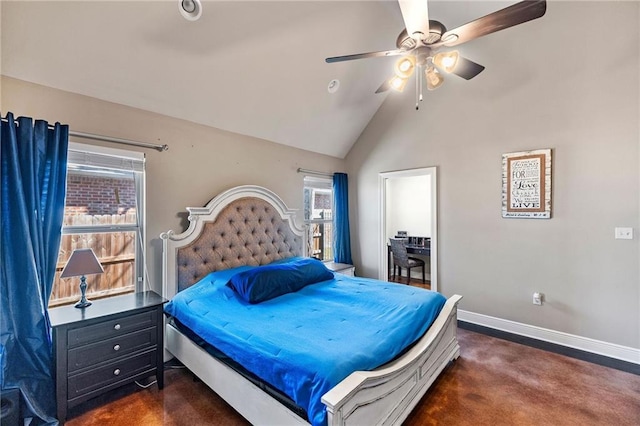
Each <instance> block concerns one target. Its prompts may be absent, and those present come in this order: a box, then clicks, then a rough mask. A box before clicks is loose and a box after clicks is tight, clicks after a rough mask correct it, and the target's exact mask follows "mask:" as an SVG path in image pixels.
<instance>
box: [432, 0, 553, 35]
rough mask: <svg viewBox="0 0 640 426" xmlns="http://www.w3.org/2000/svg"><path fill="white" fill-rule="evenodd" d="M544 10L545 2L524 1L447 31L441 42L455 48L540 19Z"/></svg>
mask: <svg viewBox="0 0 640 426" xmlns="http://www.w3.org/2000/svg"><path fill="white" fill-rule="evenodd" d="M546 10H547V2H546V0H524V1H521V2H520V3H516V4H514V5H511V6H509V7H506V8H504V9H501V10H498V11H497V12H493V13H490V14H488V15H485V16H483V17H482V18H478V19H476V20H475V21H471V22H468V23H466V24H464V25H462V26H460V27H458V28H454V29H452V30H449V31H447V32H446V33H444V34H443V35H442V42H443V44H444V45H445V46H456V45H458V44H462V43H465V42H467V41H469V40H473V39H476V38H478V37H482V36H485V35H487V34H491V33H495V32H496V31H500V30H504V29H505V28H509V27H513V26H515V25H519V24H522V23H525V22H527V21H531V20H533V19H537V18H540V17H541V16H542V15H544V13H545V12H546Z"/></svg>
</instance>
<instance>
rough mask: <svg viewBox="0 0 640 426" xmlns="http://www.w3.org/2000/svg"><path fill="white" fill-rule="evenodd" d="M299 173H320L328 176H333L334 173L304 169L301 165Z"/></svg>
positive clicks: (319, 174)
mask: <svg viewBox="0 0 640 426" xmlns="http://www.w3.org/2000/svg"><path fill="white" fill-rule="evenodd" d="M298 173H306V174H308V175H318V176H328V177H332V176H333V173H327V172H317V171H315V170H309V169H303V168H301V167H298Z"/></svg>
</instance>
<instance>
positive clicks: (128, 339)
mask: <svg viewBox="0 0 640 426" xmlns="http://www.w3.org/2000/svg"><path fill="white" fill-rule="evenodd" d="M157 340H158V328H157V327H150V328H146V329H144V330H141V331H136V332H133V333H128V334H125V335H122V336H118V337H114V338H112V339H108V340H104V341H101V342H97V343H92V344H90V345H86V346H80V347H78V348H74V349H70V350H69V355H68V362H69V366H68V371H69V372H70V373H71V372H74V371H76V370H80V369H82V368H86V367H91V366H94V365H97V364H99V363H101V362H104V361H108V360H110V359H115V358H117V357H121V356H125V355H127V354H130V353H133V352H135V351H138V350H142V349H147V348H151V347H155V345H156V343H157Z"/></svg>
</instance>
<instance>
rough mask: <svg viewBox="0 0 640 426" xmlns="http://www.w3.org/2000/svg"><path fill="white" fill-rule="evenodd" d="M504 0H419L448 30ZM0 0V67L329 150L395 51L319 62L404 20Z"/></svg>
mask: <svg viewBox="0 0 640 426" xmlns="http://www.w3.org/2000/svg"><path fill="white" fill-rule="evenodd" d="M513 3H516V1H493V2H485V1H444V2H435V1H430V2H429V12H430V18H431V19H437V20H439V21H441V22H443V23H444V24H445V25H446V26H447V28H454V27H456V26H458V25H461V24H464V23H466V22H469V21H471V20H473V19H476V18H478V17H480V16H483V15H485V14H487V13H490V12H492V11H495V10H498V9H501V8H503V7H506V6H508V5H510V4H513ZM0 7H2V11H1V14H2V15H1V17H2V28H1V37H2V38H1V47H2V62H1V64H2V69H1V71H2V74H3V75H6V76H9V77H13V78H17V79H21V80H26V81H30V82H34V83H38V84H42V85H46V86H50V87H54V88H58V89H62V90H65V91H70V92H74V93H78V94H82V95H87V96H91V97H95V98H99V99H103V100H106V101H110V102H115V103H118V104H123V105H127V106H131V107H136V108H141V109H144V110H148V111H152V112H156V113H160V114H164V115H168V116H171V117H176V118H181V119H185V120H189V121H192V122H195V123H200V124H204V125H208V126H212V127H216V128H220V129H224V130H228V131H232V132H236V133H240V134H244V135H249V136H253V137H257V138H261V139H265V140H269V141H273V142H277V143H281V144H285V145H290V146H294V147H298V148H301V149H305V150H309V151H314V152H319V153H322V154H327V155H331V156H335V157H339V158H343V157H344V156H345V155H346V154H347V153H348V152H349V149H350V148H351V146H352V145H353V144H354V143H355V141H356V140H357V138H358V137H359V135H360V134H361V132H362V131H363V129H364V128H365V127H366V126H367V124H368V123H369V121H370V120H371V118H372V117H373V115H374V114H375V112H376V111H377V110H378V108H379V107H380V105H381V104H382V103H383V102H384V100H385V98H386V97H387V96H394V93H384V94H377V95H376V94H375V93H374V91H375V90H376V89H377V88H378V87H379V86H380V84H381V83H382V82H383V81H384V80H385V79H387V78H388V77H389V76H390V73H391V70H392V67H393V63H394V61H395V58H372V59H363V60H357V61H349V62H342V63H334V64H327V63H325V61H324V59H325V58H326V57H329V56H338V55H345V54H352V53H361V52H370V51H377V50H388V49H394V48H395V40H396V37H397V36H398V34H399V33H400V31H401V30H402V29H403V25H404V24H403V21H402V17H401V14H400V8H399V6H398V3H397V2H396V1H395V0H388V1H282V2H279V1H255V2H251V1H204V2H203V13H202V16H201V18H200V19H199V20H197V21H194V22H190V21H187V20H185V19H184V18H183V17H182V16H181V15H180V13H179V11H178V2H177V0H158V1H137V2H134V1H46V2H31V1H18V2H14V1H2V2H1V6H0ZM525 25H531V24H530V23H529V24H525ZM507 31H517V29H510V30H507ZM493 37H496V36H495V35H489V36H487V37H485V38H483V39H482V40H481V41H480V40H476V41H473V42H471V43H468V47H467V48H466V49H467V50H466V51H467V52H473V48H474V47H473V46H474V44H475V43H491V42H492V41H491V40H490V38H493ZM470 56H471V57H474V56H473V54H472V53H471V54H470ZM474 59H476V60H479V61H480V62H482V61H481V59H482V58H474ZM506 62H508V58H503V60H502V62H501V66H506V65H505V63H506ZM483 65H486V66H487V67H488V68H489V67H490V66H491V65H492V64H487V63H484V62H483ZM485 72H486V71H485ZM333 79H338V80H339V81H340V86H339V90H338V91H337V92H336V93H333V94H331V93H329V92H328V90H327V86H328V84H329V82H330V81H331V80H333ZM469 84H482V79H481V78H480V77H478V78H476V79H474V80H472V81H470V82H469ZM439 90H445V89H444V88H441V89H439ZM407 108H412V105H407ZM52 119H55V118H52ZM78 130H82V129H78ZM113 136H122V135H118V134H117V131H115V130H114V134H113Z"/></svg>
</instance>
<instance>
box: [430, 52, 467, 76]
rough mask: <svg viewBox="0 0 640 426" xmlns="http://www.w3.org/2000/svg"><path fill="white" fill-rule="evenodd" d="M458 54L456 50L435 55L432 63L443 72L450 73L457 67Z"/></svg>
mask: <svg viewBox="0 0 640 426" xmlns="http://www.w3.org/2000/svg"><path fill="white" fill-rule="evenodd" d="M459 57H460V54H459V53H458V51H457V50H452V51H451V52H440V53H436V55H435V56H434V57H433V63H434V64H435V65H436V66H437V67H438V68H440V69H441V70H443V71H444V72H452V71H453V70H454V69H456V65H458V58H459Z"/></svg>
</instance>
